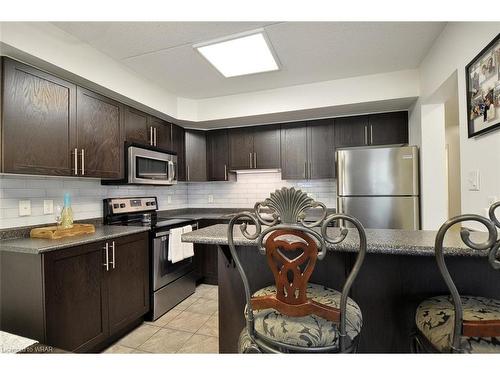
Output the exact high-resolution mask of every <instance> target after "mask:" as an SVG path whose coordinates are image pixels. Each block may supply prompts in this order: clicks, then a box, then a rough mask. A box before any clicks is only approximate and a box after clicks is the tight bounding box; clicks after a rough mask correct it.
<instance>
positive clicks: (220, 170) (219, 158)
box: [207, 129, 229, 181]
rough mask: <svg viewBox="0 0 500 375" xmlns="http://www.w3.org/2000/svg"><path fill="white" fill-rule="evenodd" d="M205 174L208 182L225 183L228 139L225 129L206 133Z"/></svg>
mask: <svg viewBox="0 0 500 375" xmlns="http://www.w3.org/2000/svg"><path fill="white" fill-rule="evenodd" d="M207 173H208V180H209V181H227V180H228V173H229V137H228V131H227V129H220V130H211V131H209V132H207Z"/></svg>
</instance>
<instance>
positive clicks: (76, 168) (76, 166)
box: [74, 148, 78, 176]
mask: <svg viewBox="0 0 500 375" xmlns="http://www.w3.org/2000/svg"><path fill="white" fill-rule="evenodd" d="M74 157H75V176H78V149H77V148H75V150H74Z"/></svg>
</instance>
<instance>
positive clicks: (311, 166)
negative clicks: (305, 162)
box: [308, 162, 313, 179]
mask: <svg viewBox="0 0 500 375" xmlns="http://www.w3.org/2000/svg"><path fill="white" fill-rule="evenodd" d="M312 170H313V165H312V162H309V170H308V172H309V179H310V178H311V175H312Z"/></svg>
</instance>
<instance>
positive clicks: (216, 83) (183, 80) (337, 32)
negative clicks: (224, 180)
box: [54, 22, 445, 99]
mask: <svg viewBox="0 0 500 375" xmlns="http://www.w3.org/2000/svg"><path fill="white" fill-rule="evenodd" d="M54 25H56V26H57V27H59V28H61V29H63V30H65V31H66V32H68V33H70V34H72V35H73V36H75V37H77V38H78V39H80V40H82V41H85V42H87V43H89V44H90V45H92V46H93V47H94V48H96V49H98V50H100V51H102V52H104V53H106V54H107V55H109V56H111V57H112V58H114V59H116V60H119V61H121V62H122V63H123V64H125V65H127V66H128V67H130V68H131V69H132V70H134V71H136V72H137V73H138V74H139V75H142V76H143V77H145V78H147V79H150V80H152V81H154V82H157V83H158V84H160V85H162V86H163V87H164V88H165V89H166V90H168V91H170V92H172V93H173V94H176V95H177V96H181V97H186V98H192V99H201V98H210V97H216V96H225V95H231V94H239V93H246V92H252V91H258V90H266V89H272V88H279V87H287V86H293V85H298V84H304V83H311V82H319V81H327V80H333V79H341V78H348V77H354V76H361V75H367V74H376V73H383V72H391V71H397V70H404V69H414V68H416V67H418V65H419V64H420V62H421V61H422V59H423V58H424V56H425V55H426V53H427V51H428V49H429V48H430V47H431V45H432V43H433V41H434V40H435V38H436V37H437V36H438V35H439V34H440V32H441V31H442V29H443V28H444V26H445V23H442V22H439V23H433V22H281V23H272V22H56V23H54ZM260 27H263V28H264V29H265V31H266V34H267V36H268V38H269V40H270V42H271V44H272V46H273V48H274V51H275V53H276V55H277V57H278V59H279V61H280V65H281V70H279V71H276V72H267V73H261V74H254V75H249V76H242V77H233V78H224V77H222V76H221V75H220V74H219V73H218V72H217V71H216V70H215V69H214V68H213V67H212V66H211V65H210V64H209V63H208V62H207V61H206V60H205V59H204V58H203V57H201V55H200V54H198V53H197V52H196V51H195V50H194V49H193V48H192V45H193V44H194V43H200V42H204V41H208V40H211V39H215V38H219V37H223V36H226V35H230V34H234V33H239V32H242V31H247V30H252V29H256V28H260Z"/></svg>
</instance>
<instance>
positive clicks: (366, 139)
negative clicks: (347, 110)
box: [365, 125, 368, 145]
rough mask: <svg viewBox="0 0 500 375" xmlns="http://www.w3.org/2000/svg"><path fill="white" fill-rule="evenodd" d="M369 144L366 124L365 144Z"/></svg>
mask: <svg viewBox="0 0 500 375" xmlns="http://www.w3.org/2000/svg"><path fill="white" fill-rule="evenodd" d="M367 144H368V126H366V125H365V145H367Z"/></svg>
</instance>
